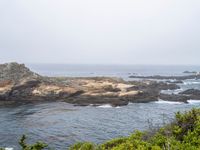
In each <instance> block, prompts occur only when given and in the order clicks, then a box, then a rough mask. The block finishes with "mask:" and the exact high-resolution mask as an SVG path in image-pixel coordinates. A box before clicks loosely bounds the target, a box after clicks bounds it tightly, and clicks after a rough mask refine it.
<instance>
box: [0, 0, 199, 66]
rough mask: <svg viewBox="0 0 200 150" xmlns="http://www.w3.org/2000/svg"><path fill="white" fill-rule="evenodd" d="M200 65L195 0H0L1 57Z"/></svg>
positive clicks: (7, 59)
mask: <svg viewBox="0 0 200 150" xmlns="http://www.w3.org/2000/svg"><path fill="white" fill-rule="evenodd" d="M10 61H18V62H23V63H76V64H179V65H180V64H183V65H185V64H196V65H200V0H0V62H1V63H2V62H10Z"/></svg>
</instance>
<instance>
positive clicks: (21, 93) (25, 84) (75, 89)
mask: <svg viewBox="0 0 200 150" xmlns="http://www.w3.org/2000/svg"><path fill="white" fill-rule="evenodd" d="M155 77H158V76H155ZM155 77H154V78H155ZM165 77H166V76H165ZM187 77H191V75H190V76H184V78H187ZM141 78H144V79H148V78H149V77H144V76H142V77H141ZM161 78H163V76H159V79H161ZM171 78H172V77H171V76H170V77H168V79H171ZM181 78H182V77H181ZM177 79H180V77H179V76H178V77H177ZM182 82H183V81H182V80H178V81H176V82H162V81H159V82H158V81H151V80H142V81H125V80H123V79H121V78H117V77H47V76H41V75H39V74H37V73H34V72H32V71H30V69H29V68H27V67H26V66H25V65H24V64H18V63H8V64H2V65H0V101H1V102H5V103H11V102H19V103H26V102H27V103H35V102H43V101H50V102H51V101H52V102H54V101H63V102H67V103H70V104H74V105H75V106H76V105H77V106H88V105H91V104H92V105H98V106H99V105H105V104H110V105H111V106H113V107H117V106H124V105H127V104H128V103H129V102H131V103H148V102H153V101H158V100H159V99H163V100H167V101H179V102H184V103H187V100H189V99H199V100H200V92H199V91H198V90H192V89H190V91H189V93H188V92H187V91H186V93H184V92H182V93H179V94H176V95H175V94H163V93H161V91H162V90H176V89H179V88H180V87H179V86H178V83H182Z"/></svg>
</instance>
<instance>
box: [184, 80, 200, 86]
mask: <svg viewBox="0 0 200 150" xmlns="http://www.w3.org/2000/svg"><path fill="white" fill-rule="evenodd" d="M183 84H184V85H193V84H200V82H195V81H190V82H188V81H186V82H183Z"/></svg>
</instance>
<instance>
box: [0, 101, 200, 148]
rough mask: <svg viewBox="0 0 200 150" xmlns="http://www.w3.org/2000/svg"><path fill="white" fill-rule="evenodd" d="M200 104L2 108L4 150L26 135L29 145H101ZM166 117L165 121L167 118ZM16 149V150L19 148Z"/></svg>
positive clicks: (1, 143) (0, 134)
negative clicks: (83, 142)
mask: <svg viewBox="0 0 200 150" xmlns="http://www.w3.org/2000/svg"><path fill="white" fill-rule="evenodd" d="M199 106H200V103H192V104H176V103H175V104H173V103H147V104H129V105H128V106H123V107H118V108H111V107H92V106H88V107H74V106H73V105H70V104H67V103H63V102H59V103H43V104H28V105H22V106H15V107H7V108H5V107H4V108H3V107H2V108H0V120H1V123H0V137H1V138H0V146H9V147H15V146H16V145H17V141H18V139H19V138H20V136H21V135H22V134H27V135H28V137H29V138H30V140H29V142H34V141H36V140H43V141H45V142H47V143H49V144H50V146H51V147H53V148H56V149H61V150H62V149H64V148H67V147H68V146H69V145H71V144H73V143H75V142H78V141H92V142H95V143H101V142H103V141H105V140H108V139H111V138H114V137H118V136H126V135H129V134H130V133H131V132H132V131H134V130H135V129H140V130H145V129H148V120H151V121H153V123H154V125H159V124H162V123H163V120H165V121H166V120H167V121H170V120H171V119H172V118H173V116H174V112H176V111H184V110H188V109H191V108H192V107H199ZM163 117H164V118H163ZM15 148H16V147H15Z"/></svg>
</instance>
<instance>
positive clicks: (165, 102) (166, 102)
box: [155, 100, 183, 105]
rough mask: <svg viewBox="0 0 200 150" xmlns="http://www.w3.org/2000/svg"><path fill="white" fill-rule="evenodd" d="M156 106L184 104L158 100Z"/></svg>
mask: <svg viewBox="0 0 200 150" xmlns="http://www.w3.org/2000/svg"><path fill="white" fill-rule="evenodd" d="M155 103H156V104H176V105H177V104H183V102H172V101H164V100H158V101H155Z"/></svg>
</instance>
